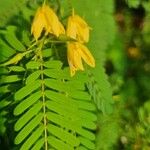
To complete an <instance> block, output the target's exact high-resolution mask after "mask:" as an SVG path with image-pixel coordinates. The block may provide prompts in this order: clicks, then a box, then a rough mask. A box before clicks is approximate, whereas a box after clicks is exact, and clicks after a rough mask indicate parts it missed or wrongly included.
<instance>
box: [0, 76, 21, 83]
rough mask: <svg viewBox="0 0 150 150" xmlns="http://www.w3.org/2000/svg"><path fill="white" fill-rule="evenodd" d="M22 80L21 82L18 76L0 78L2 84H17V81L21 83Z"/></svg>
mask: <svg viewBox="0 0 150 150" xmlns="http://www.w3.org/2000/svg"><path fill="white" fill-rule="evenodd" d="M20 80H21V78H19V77H18V75H10V76H2V77H1V78H0V81H1V83H0V84H6V83H12V82H17V81H20Z"/></svg>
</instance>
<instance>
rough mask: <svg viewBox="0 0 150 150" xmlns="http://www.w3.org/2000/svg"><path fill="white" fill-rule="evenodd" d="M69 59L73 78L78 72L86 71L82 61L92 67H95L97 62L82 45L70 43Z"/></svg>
mask: <svg viewBox="0 0 150 150" xmlns="http://www.w3.org/2000/svg"><path fill="white" fill-rule="evenodd" d="M67 57H68V63H69V67H70V74H71V76H73V75H74V74H75V72H76V71H77V70H84V68H83V64H82V59H83V60H84V61H85V62H86V63H87V64H88V65H90V66H91V67H95V60H94V58H93V56H92V54H91V53H90V51H89V50H88V48H87V47H86V46H84V45H83V44H82V43H79V42H68V43H67Z"/></svg>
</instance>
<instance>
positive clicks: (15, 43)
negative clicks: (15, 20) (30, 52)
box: [4, 26, 26, 51]
mask: <svg viewBox="0 0 150 150" xmlns="http://www.w3.org/2000/svg"><path fill="white" fill-rule="evenodd" d="M14 28H15V27H14V26H8V27H7V32H6V34H5V35H4V37H5V40H6V41H7V42H8V43H9V44H10V45H11V46H12V47H13V48H14V49H15V50H17V51H25V49H26V48H25V47H24V45H23V44H22V43H21V42H20V41H19V40H18V39H17V37H16V34H15V29H14Z"/></svg>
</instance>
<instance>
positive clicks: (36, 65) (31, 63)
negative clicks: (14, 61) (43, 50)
mask: <svg viewBox="0 0 150 150" xmlns="http://www.w3.org/2000/svg"><path fill="white" fill-rule="evenodd" d="M40 65H41V63H40V62H38V61H29V62H28V63H27V64H26V68H27V69H38V68H39V67H40Z"/></svg>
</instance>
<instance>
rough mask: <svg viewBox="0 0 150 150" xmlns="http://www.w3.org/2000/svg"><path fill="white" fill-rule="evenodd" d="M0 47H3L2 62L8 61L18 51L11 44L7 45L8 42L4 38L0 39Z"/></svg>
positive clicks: (0, 57)
mask: <svg viewBox="0 0 150 150" xmlns="http://www.w3.org/2000/svg"><path fill="white" fill-rule="evenodd" d="M0 49H1V55H0V63H1V62H3V61H6V60H7V59H8V58H9V57H11V56H12V55H14V54H15V53H16V51H15V50H14V49H13V48H11V47H10V46H9V45H7V44H6V42H4V40H2V39H0Z"/></svg>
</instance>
